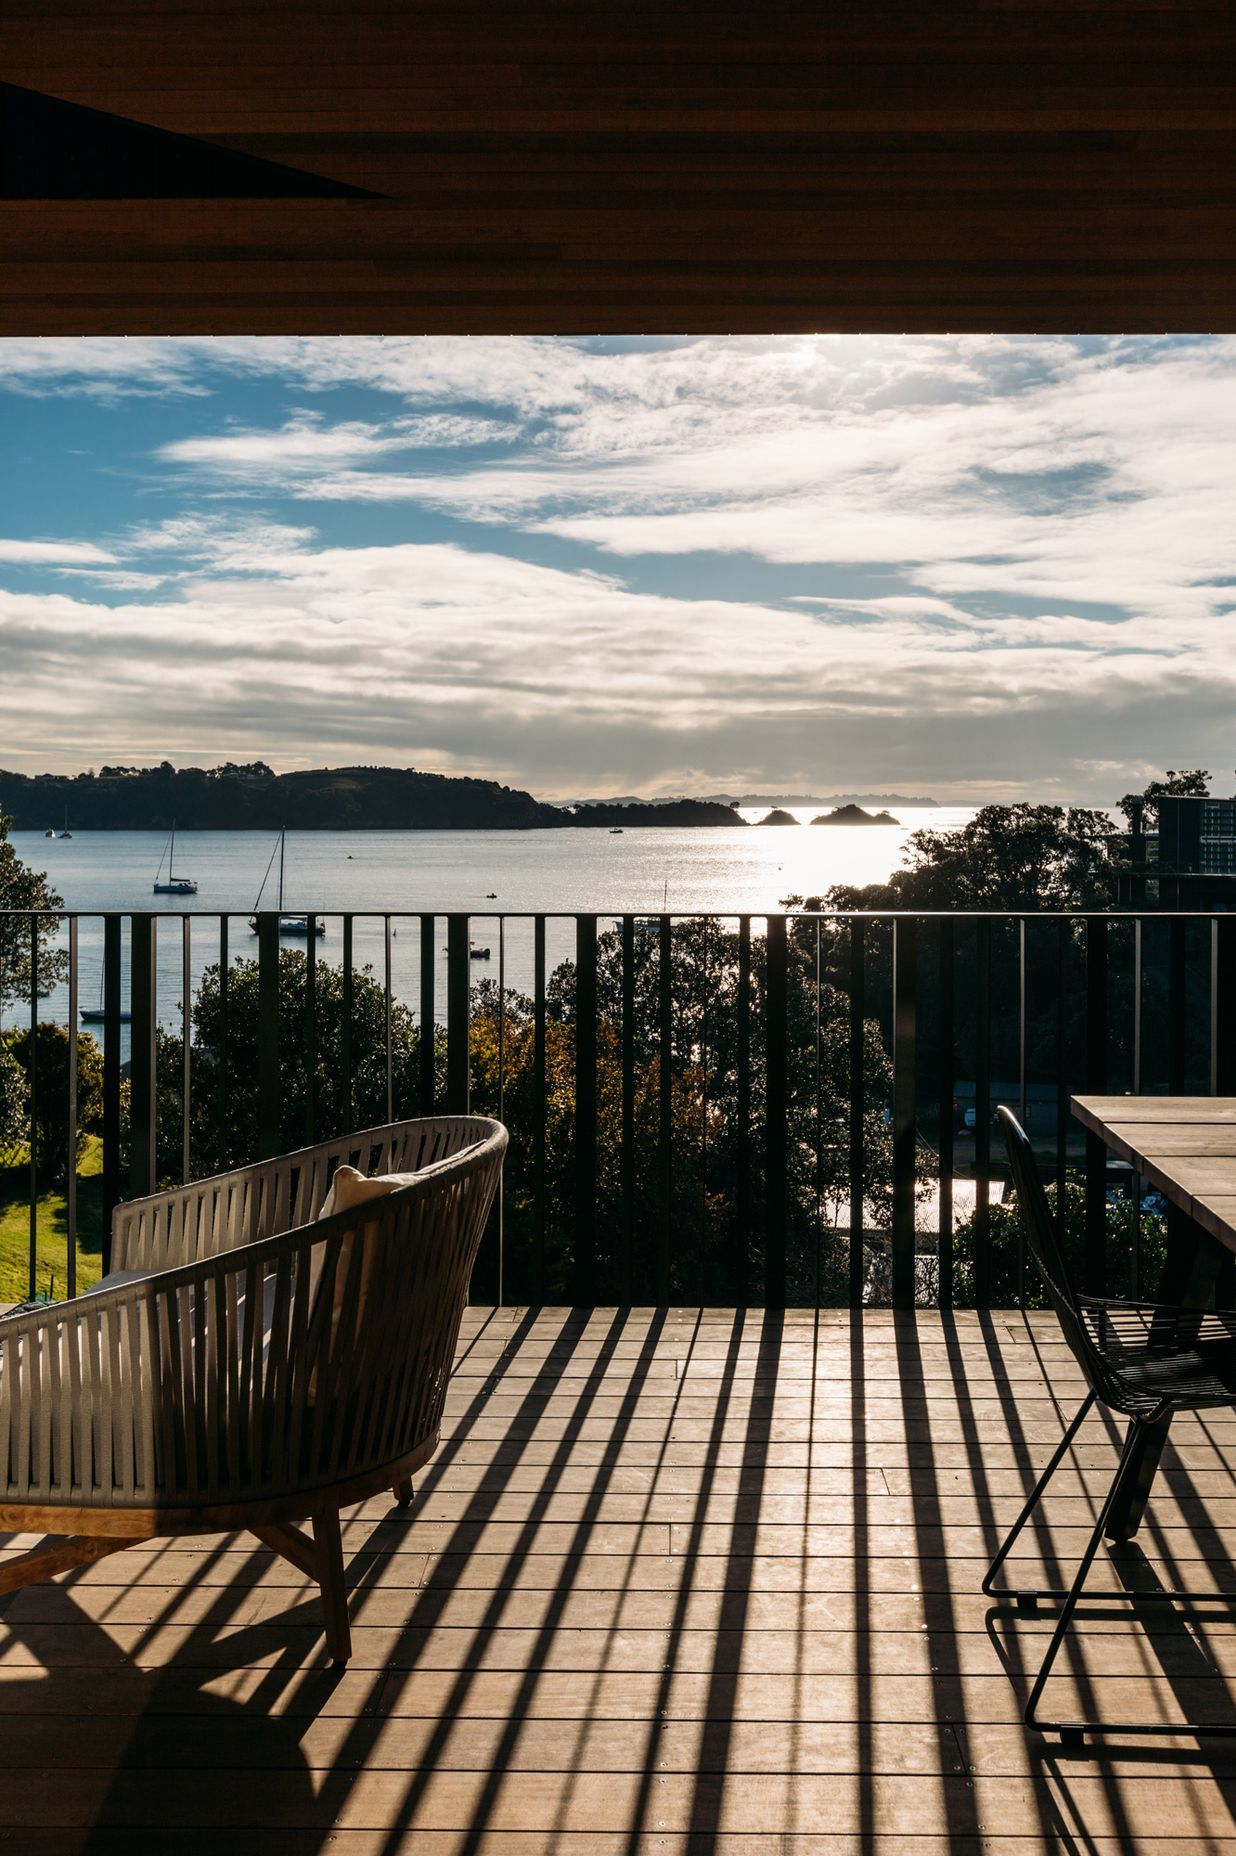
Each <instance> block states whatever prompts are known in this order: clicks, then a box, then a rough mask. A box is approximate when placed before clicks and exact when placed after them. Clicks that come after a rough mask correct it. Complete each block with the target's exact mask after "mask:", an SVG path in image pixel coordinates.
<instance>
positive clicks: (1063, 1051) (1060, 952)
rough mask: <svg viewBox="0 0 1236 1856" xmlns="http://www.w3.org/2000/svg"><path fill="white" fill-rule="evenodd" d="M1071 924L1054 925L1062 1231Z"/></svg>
mask: <svg viewBox="0 0 1236 1856" xmlns="http://www.w3.org/2000/svg"><path fill="white" fill-rule="evenodd" d="M1071 933H1072V928H1071V924H1070V923H1069V922H1068V921H1067V920H1065V918H1064V917H1063V916H1062V917H1061V918H1060V920H1059V921H1058V922H1057V924H1056V1222H1057V1224H1058V1226H1059V1228H1060V1232H1061V1235H1062V1236H1063V1234H1064V1228H1065V1216H1064V1211H1065V1191H1066V1187H1067V1184H1068V1165H1069V1087H1068V1072H1069V1049H1068V1042H1069V1037H1068V1024H1069V1019H1068V1005H1067V992H1068V978H1069V937H1070V934H1071Z"/></svg>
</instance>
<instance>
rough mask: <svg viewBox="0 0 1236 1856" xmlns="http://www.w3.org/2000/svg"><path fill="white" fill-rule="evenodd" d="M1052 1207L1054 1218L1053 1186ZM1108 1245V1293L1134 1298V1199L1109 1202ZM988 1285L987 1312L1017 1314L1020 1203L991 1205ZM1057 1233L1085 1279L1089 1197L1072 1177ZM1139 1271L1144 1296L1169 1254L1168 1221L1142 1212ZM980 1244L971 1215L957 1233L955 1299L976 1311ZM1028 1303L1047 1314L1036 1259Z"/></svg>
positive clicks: (1029, 1273) (1029, 1261) (1051, 1186)
mask: <svg viewBox="0 0 1236 1856" xmlns="http://www.w3.org/2000/svg"><path fill="white" fill-rule="evenodd" d="M1045 1191H1046V1194H1047V1202H1048V1204H1049V1205H1050V1207H1051V1209H1052V1212H1053V1215H1056V1213H1057V1205H1058V1199H1057V1193H1056V1185H1055V1182H1054V1180H1053V1181H1051V1182H1049V1183H1047V1184H1046V1186H1045ZM1105 1215H1106V1222H1107V1245H1106V1253H1105V1254H1106V1288H1105V1293H1106V1294H1108V1295H1131V1294H1132V1292H1133V1282H1134V1273H1133V1267H1132V1260H1133V1250H1134V1243H1135V1239H1137V1236H1138V1233H1137V1220H1136V1219H1135V1216H1134V1207H1133V1202H1132V1200H1131V1199H1126V1198H1116V1199H1110V1200H1108V1203H1107V1207H1106V1214H1105ZM987 1221H988V1223H987V1236H986V1240H985V1243H986V1249H987V1279H988V1297H987V1299H988V1306H989V1307H992V1308H1012V1307H1014V1306H1016V1303H1017V1297H1018V1276H1019V1265H1018V1259H1019V1254H1020V1244H1021V1238H1020V1227H1019V1223H1018V1213H1017V1201H1016V1199H1015V1198H1013V1199H1006V1200H1005V1201H1004V1202H1003V1203H1002V1204H1000V1205H992V1206H990V1207H989V1208H988V1213H987ZM1056 1222H1057V1229H1058V1232H1059V1236H1060V1242H1061V1247H1062V1249H1063V1250H1064V1254H1065V1261H1066V1262H1067V1263H1070V1264H1071V1265H1072V1268H1073V1271H1074V1276H1075V1279H1076V1280H1081V1278H1082V1275H1083V1259H1084V1256H1085V1242H1086V1237H1085V1232H1086V1193H1085V1189H1084V1187H1083V1186H1082V1185H1081V1183H1080V1182H1079V1181H1078V1180H1077V1179H1076V1178H1074V1177H1072V1176H1070V1177H1069V1178H1068V1179H1067V1180H1066V1182H1065V1188H1064V1211H1063V1216H1057V1218H1056ZM1140 1225H1141V1229H1140V1240H1139V1242H1138V1248H1139V1254H1140V1269H1139V1271H1138V1279H1139V1281H1140V1283H1141V1285H1142V1287H1141V1293H1142V1294H1143V1295H1144V1294H1145V1293H1146V1288H1145V1285H1146V1284H1147V1283H1150V1284H1155V1283H1157V1282H1158V1279H1159V1272H1160V1270H1161V1269H1162V1266H1163V1260H1164V1257H1165V1256H1166V1254H1167V1220H1166V1219H1165V1218H1162V1217H1158V1216H1156V1215H1155V1214H1152V1213H1150V1212H1143V1213H1142V1216H1141V1221H1140ZM981 1241H984V1240H982V1239H981V1238H980V1235H979V1227H978V1214H977V1213H971V1215H970V1217H969V1218H967V1219H966V1220H965V1221H964V1222H963V1223H962V1224H960V1225H959V1226H958V1227H957V1230H956V1232H955V1234H954V1237H953V1299H954V1301H955V1302H957V1303H958V1305H959V1306H961V1307H963V1308H964V1307H967V1306H973V1304H974V1302H975V1277H976V1262H977V1256H978V1246H979V1243H980V1242H981ZM1026 1300H1027V1302H1028V1304H1029V1306H1030V1307H1031V1308H1046V1306H1047V1297H1046V1294H1045V1293H1044V1290H1043V1286H1042V1281H1041V1279H1040V1277H1039V1275H1038V1272H1037V1270H1036V1269H1035V1266H1034V1259H1033V1258H1032V1257H1029V1256H1027V1258H1026Z"/></svg>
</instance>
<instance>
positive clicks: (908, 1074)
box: [892, 916, 918, 1309]
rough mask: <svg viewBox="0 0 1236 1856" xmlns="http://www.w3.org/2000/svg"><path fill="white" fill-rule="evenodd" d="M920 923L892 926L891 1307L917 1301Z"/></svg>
mask: <svg viewBox="0 0 1236 1856" xmlns="http://www.w3.org/2000/svg"><path fill="white" fill-rule="evenodd" d="M917 987H918V923H917V922H916V921H914V920H913V919H912V918H910V917H908V916H898V917H897V919H896V921H894V923H893V1254H892V1265H893V1285H892V1289H893V1293H892V1300H893V1307H894V1308H902V1309H906V1308H913V1307H914V1298H915V1276H916V1270H917V1264H916V1259H915V1241H916V1240H915V1232H914V1177H915V1163H916V1160H917V1139H918V1104H917V1091H916V1087H915V1084H916V1076H915V1072H916V1068H917V1052H918V1027H917Z"/></svg>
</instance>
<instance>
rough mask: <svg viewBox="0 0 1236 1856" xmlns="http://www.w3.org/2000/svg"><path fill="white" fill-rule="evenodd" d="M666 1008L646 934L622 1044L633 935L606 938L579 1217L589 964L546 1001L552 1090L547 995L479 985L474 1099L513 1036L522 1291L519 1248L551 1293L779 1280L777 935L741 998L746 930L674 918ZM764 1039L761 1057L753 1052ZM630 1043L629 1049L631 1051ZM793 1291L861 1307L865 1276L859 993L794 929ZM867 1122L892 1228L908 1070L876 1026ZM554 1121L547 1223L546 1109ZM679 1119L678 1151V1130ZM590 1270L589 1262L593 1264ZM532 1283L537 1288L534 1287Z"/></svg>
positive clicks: (726, 1287)
mask: <svg viewBox="0 0 1236 1856" xmlns="http://www.w3.org/2000/svg"><path fill="white" fill-rule="evenodd" d="M669 960H670V974H669V980H670V984H669V987H668V989H667V991H668V1013H664V1014H663V1005H664V1002H665V997H666V994H665V993H664V992H663V990H662V974H663V969H662V942H661V939H660V937H659V936H655V935H648V934H637V935H636V936H635V938H634V942H633V946H632V960H631V975H630V1002H631V1008H632V1010H631V1018H630V1024H629V1030H628V1035H627V1036H626V1037H625V1038H624V1020H625V1009H624V1008H625V1004H626V988H625V985H624V978H625V975H624V962H623V948H622V938H621V935H619V934H618V933H613V932H610V933H603V934H602V935H601V936H600V937H599V940H598V945H597V975H596V1096H597V1147H596V1154H597V1161H596V1191H595V1205H594V1206H593V1207H592V1208H591V1211H590V1215H589V1216H588V1218H587V1232H588V1235H587V1243H588V1252H589V1257H590V1259H591V1262H590V1265H589V1257H585V1258H581V1257H580V1256H579V1255H577V1250H576V1246H577V1241H578V1236H579V1232H580V1229H581V1221H580V1209H579V1192H578V1186H579V1182H578V1179H577V1176H576V1172H575V1121H574V1111H575V1074H574V1072H575V1047H576V1031H577V1023H578V1010H577V973H576V969H575V966H574V964H573V963H571V962H566V963H564V964H563V965H562V966H560V967H559V968H558V969H557V970H556V971H555V972H554V973H553V975H552V976H551V978H550V981H549V985H548V987H547V996H546V1024H545V1082H544V1093H543V1099H542V1095H541V1092H540V1091H539V1089H538V1085H537V1078H536V1076H535V1070H534V1057H535V1026H534V1023H533V1012H532V1003H531V1001H530V1000H528V999H526V998H524V997H522V996H521V995H513V994H510V993H508V994H507V996H506V1002H505V1015H502V1014H501V1012H500V1007H499V999H498V994H497V990H496V988H494V987H493V986H492V984H491V983H488V982H487V983H483V984H482V986H481V987H480V988H478V992H477V996H476V1006H475V1010H474V1015H473V1082H474V1103H475V1105H476V1106H479V1107H486V1108H490V1109H493V1110H496V1108H497V1106H498V1103H497V1042H498V1030H499V1026H501V1029H502V1033H503V1059H504V1071H505V1094H504V1099H503V1104H502V1107H503V1115H504V1118H505V1120H506V1121H507V1123H508V1125H509V1126H510V1128H511V1132H512V1146H511V1151H510V1154H509V1156H508V1160H507V1168H506V1185H505V1211H506V1232H507V1255H508V1259H511V1260H513V1261H512V1263H511V1264H510V1265H509V1267H508V1284H510V1283H512V1282H514V1281H516V1280H517V1279H516V1277H515V1275H514V1270H515V1269H516V1268H517V1267H518V1263H519V1260H520V1259H523V1260H524V1262H525V1263H527V1264H529V1266H530V1265H531V1263H532V1262H533V1261H535V1263H536V1265H537V1271H536V1272H533V1271H531V1269H530V1274H531V1275H533V1276H534V1279H535V1277H536V1276H537V1275H539V1281H540V1282H541V1283H542V1284H543V1285H544V1292H545V1293H546V1294H547V1295H550V1296H553V1295H557V1296H560V1297H567V1296H571V1295H572V1294H573V1293H575V1292H577V1291H582V1292H589V1293H592V1294H595V1295H597V1296H599V1297H600V1298H601V1299H602V1300H604V1299H607V1298H608V1299H615V1300H622V1299H627V1298H628V1297H629V1295H630V1294H631V1293H632V1292H635V1293H637V1294H638V1295H640V1296H641V1297H644V1298H647V1297H649V1296H656V1297H658V1298H661V1297H665V1296H668V1297H669V1299H671V1300H673V1299H679V1300H695V1301H701V1300H702V1301H713V1302H716V1301H723V1300H727V1299H747V1298H748V1297H749V1298H750V1299H752V1300H755V1301H758V1300H759V1299H760V1296H761V1290H762V1289H763V1290H764V1291H767V1289H768V1288H769V1284H768V1282H767V1281H766V1277H765V1256H764V1243H765V1231H766V1228H767V1223H768V1210H769V1200H770V1192H769V1180H768V1155H767V1152H766V1138H765V1137H766V1127H767V1110H768V1096H767V1080H768V1052H767V1048H766V1025H767V1016H768V957H767V943H766V942H765V941H764V940H763V938H762V937H758V936H757V937H753V938H752V941H751V944H750V950H749V969H750V971H749V978H748V979H747V982H746V993H745V996H744V992H743V977H742V968H741V964H740V957H739V942H738V936H737V935H736V934H735V933H733V932H727V931H726V930H725V929H724V928H723V927H722V926H721V925H720V924H719V923H717V922H716V921H711V920H707V921H687V922H678V923H675V924H674V925H673V928H672V930H671V933H670V938H669ZM744 1039H745V1040H746V1050H747V1056H746V1060H745V1065H744V1061H743V1059H742V1058H741V1056H740V1047H741V1046H742V1044H743V1040H744ZM624 1045H625V1046H626V1053H625V1055H624ZM626 1062H629V1063H630V1067H631V1095H630V1109H629V1116H630V1142H631V1145H630V1147H629V1148H628V1149H627V1150H626V1162H627V1163H626V1165H624V1164H623V1156H624V1145H623V1136H624V1068H625V1063H626ZM785 1063H786V1118H787V1129H786V1135H787V1138H786V1172H787V1188H788V1190H787V1194H786V1211H785V1248H786V1279H785V1291H786V1297H787V1300H788V1301H790V1302H791V1303H802V1302H808V1303H810V1302H813V1301H816V1300H819V1301H822V1302H825V1303H836V1302H845V1301H846V1300H848V1294H849V1290H848V1282H849V1211H850V1207H849V1128H850V1114H849V1097H850V1042H849V1012H848V1002H847V1001H846V1000H845V999H844V998H843V996H842V995H841V994H840V993H839V992H838V991H837V989H836V988H834V987H833V986H832V985H830V984H829V983H828V981H827V980H826V979H825V978H824V977H823V975H822V972H821V973H820V975H819V978H818V985H817V968H816V965H815V948H814V940H813V939H812V938H811V937H810V936H808V935H803V936H794V935H792V936H791V938H790V941H789V944H788V947H787V986H786V1035H785ZM862 1069H863V1121H864V1134H865V1161H866V1167H867V1177H866V1179H865V1180H864V1182H863V1194H862V1197H863V1210H864V1218H863V1222H864V1224H865V1225H866V1226H867V1227H868V1231H869V1233H870V1232H872V1231H877V1230H879V1229H880V1228H887V1226H888V1225H889V1224H890V1223H891V1211H892V1141H891V1130H890V1128H889V1127H888V1125H887V1124H886V1121H885V1113H884V1111H885V1104H886V1102H887V1100H888V1097H889V1093H890V1088H891V1067H890V1065H889V1061H888V1057H887V1054H886V1052H885V1049H884V1045H883V1040H882V1038H881V1034H880V1028H879V1026H878V1024H876V1023H875V1022H873V1021H868V1022H867V1023H866V1024H865V1025H864V1036H863V1051H862ZM542 1114H543V1116H544V1129H545V1135H544V1149H543V1165H544V1179H543V1189H542V1191H541V1193H540V1195H539V1203H540V1205H541V1207H542V1209H543V1214H544V1217H543V1223H542V1222H539V1221H538V1217H537V1206H538V1193H537V1185H538V1167H539V1164H540V1163H541V1150H540V1149H539V1148H538V1146H537V1141H536V1127H537V1118H538V1116H540V1115H542ZM666 1130H667V1131H668V1135H669V1140H668V1143H667V1142H666V1140H665V1139H664V1132H665V1131H666ZM589 1268H590V1273H589ZM519 1286H520V1288H521V1289H522V1291H523V1292H524V1293H531V1292H532V1289H533V1287H534V1281H529V1282H524V1283H521V1284H520V1285H519Z"/></svg>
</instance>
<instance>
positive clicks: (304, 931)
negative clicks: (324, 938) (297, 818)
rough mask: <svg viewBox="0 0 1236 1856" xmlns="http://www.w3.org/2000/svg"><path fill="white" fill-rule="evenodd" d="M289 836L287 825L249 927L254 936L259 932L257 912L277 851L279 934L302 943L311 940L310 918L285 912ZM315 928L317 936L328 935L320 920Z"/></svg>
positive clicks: (272, 856) (272, 854)
mask: <svg viewBox="0 0 1236 1856" xmlns="http://www.w3.org/2000/svg"><path fill="white" fill-rule="evenodd" d="M287 835H288V834H287V827H286V825H285V826H284V828H283V830H282V831H281V832H280V833H279V842H278V844H277V845H276V846H275V850H274V851H272V852H271V854H270V863H269V864H267V866H266V876H264V877H263V878H262V888H261V889H259V890H258V893H257V901H256V902H255V903H254V905H253V914H252V915H251V916H250V917H249V926H250V928H252V930H253V932H254V934H256V933H257V931H258V914H257V912H258V910H259V909H260V908H261V906H262V890H264V889H265V888H266V878H267V877H269V875H270V869H271V864H273V863H274V861H275V852H276V851H277V852H278V854H279V933H280V935H281V936H282V935H291V936H298V937H299V938H300V939H301V940H302V941H307V940H308V939H309V917H308V916H307V915H285V914H284V912H283V862H284V841H285V839H286V838H287ZM313 928H314V933H315V934H318V935H322V934H325V933H326V923H325V922H324V921H322V920H320V919H319V920H318V921H316V922H315V923H314V925H313Z"/></svg>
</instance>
